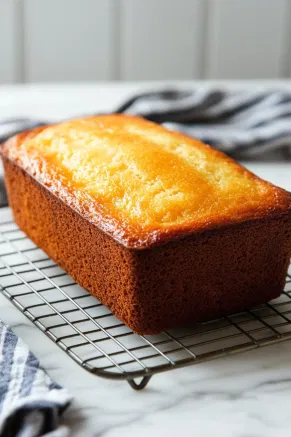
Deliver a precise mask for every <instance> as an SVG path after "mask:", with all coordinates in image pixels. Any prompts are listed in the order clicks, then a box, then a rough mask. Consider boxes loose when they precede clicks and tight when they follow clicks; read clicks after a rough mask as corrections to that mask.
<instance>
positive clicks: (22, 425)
mask: <svg viewBox="0 0 291 437" xmlns="http://www.w3.org/2000/svg"><path fill="white" fill-rule="evenodd" d="M70 401H71V396H70V395H69V393H68V392H67V390H66V389H64V388H62V387H60V386H59V385H58V384H55V383H54V382H53V381H52V380H51V379H50V378H49V376H48V375H47V374H46V373H45V372H44V370H43V369H42V368H41V367H40V364H39V361H38V359H37V358H36V357H35V356H34V355H33V354H32V353H31V352H30V351H29V349H28V347H27V345H26V344H25V343H24V342H23V341H22V340H21V339H19V338H18V337H17V336H16V335H15V334H14V333H13V332H12V330H11V329H10V328H9V327H8V326H6V325H5V324H3V323H2V322H1V321H0V437H39V436H45V437H67V436H69V430H68V429H67V428H66V427H64V426H60V425H59V422H60V417H61V414H62V413H63V411H64V410H65V409H66V408H67V407H68V405H69V403H70Z"/></svg>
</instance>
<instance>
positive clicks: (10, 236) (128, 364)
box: [0, 208, 291, 390]
mask: <svg viewBox="0 0 291 437" xmlns="http://www.w3.org/2000/svg"><path fill="white" fill-rule="evenodd" d="M290 275H291V268H290V269H289V274H288V277H287V284H286V289H285V291H284V292H283V293H282V295H281V296H280V297H279V298H278V299H275V300H273V301H271V302H270V303H268V304H265V305H261V306H259V307H256V308H252V309H250V310H248V311H245V312H242V313H239V314H233V315H231V316H229V317H224V318H222V319H219V320H214V321H211V322H207V323H201V324H198V325H195V326H188V327H183V328H179V329H174V330H169V331H167V332H163V333H161V334H159V335H154V336H153V335H145V336H142V335H137V334H134V333H133V332H132V331H131V330H130V329H129V328H127V327H126V326H125V325H124V324H123V323H121V322H120V321H119V320H118V319H117V318H116V317H115V316H114V315H113V314H112V313H111V312H110V311H109V310H108V309H107V308H106V307H105V306H103V305H102V304H101V303H100V302H99V301H98V300H97V299H95V298H94V297H92V296H90V295H89V293H88V292H87V291H85V290H84V289H83V288H81V287H80V286H79V285H77V284H76V283H75V282H74V281H73V280H72V278H71V277H70V276H69V275H67V274H66V273H65V272H64V271H63V270H62V269H61V268H60V267H58V266H57V265H56V264H55V263H54V262H53V261H52V260H51V259H50V258H48V256H47V255H46V254H45V253H44V252H43V251H42V250H41V249H39V248H38V247H37V246H35V244H34V243H32V241H31V240H29V239H28V238H27V237H26V235H25V234H24V233H23V232H22V231H20V229H19V228H18V227H17V226H16V224H15V223H14V222H13V220H12V216H11V212H10V209H9V208H2V209H0V287H1V290H2V292H3V294H4V295H5V296H6V297H7V298H9V299H10V300H11V301H12V303H13V304H14V305H15V306H16V307H17V308H19V309H20V310H21V311H22V312H23V314H25V315H26V316H27V317H28V318H29V319H30V320H31V321H32V322H33V323H34V324H35V325H36V326H37V327H38V328H40V329H41V330H42V331H43V332H44V333H45V334H46V335H47V336H48V337H50V338H51V339H52V340H53V341H54V342H55V343H56V344H57V345H58V346H60V347H61V348H62V349H63V350H64V351H65V352H66V353H67V354H68V355H69V356H71V357H72V358H73V359H74V360H75V361H76V362H77V363H79V364H80V365H81V366H82V367H84V368H85V369H86V370H88V371H90V372H92V373H94V374H96V375H99V376H103V377H106V378H114V379H125V380H127V381H128V382H129V383H130V385H131V386H132V387H133V388H134V389H137V390H140V389H142V388H144V387H145V386H146V384H147V383H148V381H149V379H150V378H151V376H152V375H153V374H155V373H159V372H164V371H166V370H170V369H174V368H177V367H183V366H186V365H190V364H195V363H199V362H202V361H206V360H209V359H213V358H217V357H220V356H223V355H227V354H230V353H235V352H241V351H244V350H248V349H255V348H257V347H259V346H264V345H267V344H271V343H275V342H278V341H282V340H286V339H288V338H291V276H290ZM138 377H141V378H142V379H141V382H140V383H139V384H138V383H136V382H135V378H138Z"/></svg>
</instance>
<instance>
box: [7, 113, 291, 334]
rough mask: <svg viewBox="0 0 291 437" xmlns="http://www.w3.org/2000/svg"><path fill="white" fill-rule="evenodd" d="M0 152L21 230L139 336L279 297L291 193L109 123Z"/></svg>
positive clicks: (176, 141) (78, 123)
mask: <svg viewBox="0 0 291 437" xmlns="http://www.w3.org/2000/svg"><path fill="white" fill-rule="evenodd" d="M1 154H2V159H3V163H4V169H5V182H6V187H7V191H8V198H9V203H10V206H11V208H12V211H13V214H14V219H15V221H16V223H17V224H18V225H19V227H20V228H21V229H22V230H23V231H24V232H25V233H26V234H27V235H28V236H29V237H30V238H31V239H32V240H33V241H34V242H35V243H36V244H37V245H38V246H39V247H40V248H41V249H43V250H44V251H45V252H46V253H47V254H48V255H49V256H50V257H51V258H52V259H53V260H54V261H55V262H56V263H58V264H59V265H60V266H61V267H63V268H64V269H65V270H66V271H67V272H68V273H69V274H70V275H71V276H72V277H73V278H74V279H75V280H76V281H77V282H78V283H79V284H80V285H81V286H83V287H84V288H86V289H87V290H88V291H89V292H90V293H91V294H92V295H93V296H95V297H96V298H98V299H99V300H100V301H101V302H102V303H103V304H104V305H106V306H107V307H108V308H109V309H110V310H111V311H112V312H113V313H114V314H115V315H116V316H117V317H118V318H119V319H120V320H121V321H123V322H124V323H125V324H127V325H128V326H129V327H130V328H131V329H132V330H133V331H135V332H137V333H142V334H154V333H158V332H160V331H161V330H164V329H167V328H170V327H174V326H177V325H179V324H185V323H193V322H198V321H202V320H207V319H209V318H217V317H220V316H223V315H225V314H229V313H232V312H237V311H240V310H244V309H245V308H248V307H251V306H253V305H258V304H261V303H263V302H266V301H268V300H270V299H272V298H276V297H277V296H279V295H280V293H281V292H282V290H283V288H284V284H285V277H286V273H287V268H288V263H289V260H290V254H291V195H290V193H288V192H286V191H284V190H282V189H280V188H277V187H275V186H273V185H272V184H270V183H268V182H265V181H263V180H261V179H259V178H258V177H256V176H255V175H254V174H252V173H251V172H249V171H248V170H246V169H245V168H244V167H242V166H240V165H239V164H238V163H236V162H235V161H233V160H232V159H230V158H229V157H227V156H225V155H224V154H223V153H221V152H218V151H217V150H214V149H212V148H211V147H209V146H208V145H205V144H203V143H202V142H200V141H198V140H195V139H192V138H190V137H187V136H185V135H183V134H181V133H176V132H171V131H168V130H167V129H165V128H163V127H161V126H159V125H156V124H154V123H151V122H149V121H146V120H144V119H141V118H138V117H132V116H125V115H105V116H94V117H87V118H81V119H75V120H70V121H66V122H63V123H60V124H57V125H51V126H48V127H42V128H37V129H34V130H31V131H29V132H25V133H21V134H18V135H16V136H14V137H12V138H11V139H10V140H8V141H7V142H6V143H4V144H3V145H2V148H1Z"/></svg>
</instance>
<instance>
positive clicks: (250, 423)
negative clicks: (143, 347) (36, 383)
mask: <svg viewBox="0 0 291 437" xmlns="http://www.w3.org/2000/svg"><path fill="white" fill-rule="evenodd" d="M115 86H116V87H117V88H119V89H120V90H121V94H122V93H124V92H125V91H126V90H125V91H122V89H123V88H122V87H121V86H118V85H115ZM132 86H135V87H136V86H137V85H132ZM86 87H87V91H86V93H85V94H86V99H87V100H88V104H87V105H86V103H85V102H83V100H82V99H81V92H80V87H76V90H77V91H76V94H75V96H72V95H71V96H70V98H69V99H68V101H67V102H66V103H64V102H63V100H62V90H63V88H62V87H61V86H59V87H57V86H56V87H53V86H52V87H51V92H49V91H47V92H45V91H44V88H45V87H40V88H37V87H30V90H31V94H30V92H29V89H26V88H24V87H20V88H21V89H18V90H17V88H19V87H16V88H11V87H0V117H3V115H5V116H7V117H8V116H12V115H13V116H14V115H38V116H45V117H52V116H53V115H54V114H53V111H52V107H53V106H54V103H53V100H54V99H58V102H62V105H63V106H62V107H61V109H60V107H59V109H58V111H59V112H58V116H59V117H61V116H64V115H70V114H69V113H72V112H73V111H74V112H75V113H76V110H77V109H78V112H84V110H86V112H90V111H91V110H92V108H93V99H92V95H91V97H90V92H89V90H90V86H89V85H86ZM86 87H85V88H86ZM129 87H130V86H129ZM48 88H50V87H48ZM105 88H106V86H105ZM105 88H103V91H100V92H99V91H98V86H97V85H94V86H92V87H91V94H92V92H93V89H94V90H95V91H96V93H97V95H98V93H99V95H101V94H102V93H103V94H102V101H101V102H100V101H99V103H98V104H97V105H95V108H94V110H95V111H98V110H100V109H101V108H103V110H108V109H109V106H110V105H113V102H114V101H115V100H114V98H113V94H114V92H115V93H116V96H115V97H116V99H117V100H118V99H119V100H120V98H121V97H120V96H121V94H120V93H118V92H117V91H116V89H117V88H116V89H115V91H114V90H113V88H110V87H108V89H107V91H104V89H105ZM73 90H74V87H73V86H71V88H70V93H72V92H73ZM108 90H109V91H108ZM128 90H129V89H127V92H128ZM130 91H131V89H130ZM106 93H107V94H106ZM125 94H126V93H125ZM125 94H124V95H125ZM30 95H31V98H30V99H29V98H28V97H29V96H30ZM66 95H67V96H68V95H69V93H66ZM106 95H107V97H108V99H107V100H106ZM52 96H53V97H52ZM110 96H111V97H110ZM80 99H81V100H82V105H81V107H80V108H79V105H78V102H80ZM86 99H85V100H86ZM90 99H91V100H90ZM105 100H106V101H105ZM5 102H6V103H5ZM37 102H38V103H37ZM72 102H74V104H73V103H72ZM102 102H103V103H102ZM106 102H107V103H106ZM108 102H109V103H108ZM95 103H96V102H95ZM37 104H38V106H37ZM5 107H6V110H5ZM65 107H66V108H67V112H66V111H65ZM68 107H70V108H69V109H68ZM111 107H112V106H111ZM25 108H26V109H25ZM46 109H47V112H46ZM65 112H66V114H65ZM249 167H250V168H251V169H252V170H254V171H255V172H256V173H257V174H259V175H260V176H262V177H263V178H266V179H269V180H271V181H272V182H274V183H276V184H277V185H280V186H282V187H285V188H287V189H289V190H291V164H261V163H256V164H251V165H249ZM0 319H2V320H3V321H4V322H6V323H8V324H10V325H11V326H12V327H13V329H14V331H15V332H16V333H17V334H18V335H19V336H21V337H22V338H23V340H25V341H26V342H27V343H28V344H29V346H30V348H31V349H32V351H33V352H34V353H35V354H36V355H37V356H38V358H39V359H40V361H41V364H42V365H43V367H44V368H45V369H46V370H47V372H48V373H49V374H50V375H51V377H52V378H54V379H55V380H56V381H57V382H59V383H60V384H63V385H64V386H65V387H67V388H68V389H69V390H70V392H71V393H72V395H73V396H74V401H73V403H72V405H71V407H70V408H69V409H68V411H67V412H66V413H65V415H64V418H63V421H64V422H65V423H66V424H68V425H69V426H70V428H71V430H72V433H71V435H72V436H79V437H83V436H86V437H87V436H88V437H91V436H106V437H122V436H127V437H130V436H139V437H142V436H149V435H152V436H159V437H163V436H167V437H171V436H173V437H176V436H177V435H179V434H180V435H190V436H192V435H193V436H199V437H212V436H214V435H217V436H222V437H271V436H272V437H290V435H291V411H290V406H289V400H290V398H291V365H290V362H291V342H288V341H286V342H283V343H280V344H277V345H273V346H268V347H265V348H262V349H257V350H254V351H251V352H245V353H242V354H238V355H234V356H231V357H226V358H222V359H218V360H215V361H211V362H207V363H204V364H199V365H196V366H190V367H187V368H184V369H179V370H174V371H171V372H167V373H164V374H160V375H155V376H154V377H153V378H152V379H151V381H150V382H149V385H148V386H147V388H146V389H145V390H143V391H141V392H135V391H133V390H132V389H131V388H130V386H129V385H128V384H127V383H126V382H123V381H120V382H118V381H110V380H104V379H101V378H99V377H97V376H93V375H91V374H89V373H87V372H86V371H85V370H83V369H82V368H81V367H79V366H78V365H77V364H76V363H75V362H73V361H72V360H71V359H70V358H69V357H68V356H67V355H66V354H65V353H64V352H63V351H62V350H61V349H59V348H58V347H57V346H56V345H55V344H54V343H53V342H52V341H51V340H49V339H48V338H47V337H45V335H44V334H43V333H41V332H40V331H39V330H38V329H37V328H36V327H35V326H34V325H33V324H32V323H31V322H29V320H28V319H26V318H25V316H23V315H22V314H21V313H20V312H19V311H18V310H17V309H16V308H14V307H13V306H12V304H11V303H10V302H9V301H8V300H7V299H6V298H4V296H1V295H0Z"/></svg>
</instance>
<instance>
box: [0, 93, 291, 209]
mask: <svg viewBox="0 0 291 437" xmlns="http://www.w3.org/2000/svg"><path fill="white" fill-rule="evenodd" d="M114 112H115V113H125V114H136V115H139V116H142V117H144V118H147V119H148V120H152V121H155V122H156V123H161V124H163V125H164V126H166V127H168V128H169V129H172V130H178V131H181V132H184V133H186V134H188V135H190V136H192V137H195V138H200V139H201V140H202V141H204V142H205V143H207V144H210V145H212V146H214V147H216V148H218V149H220V150H222V151H223V152H225V153H227V154H228V155H230V156H232V157H234V158H236V159H240V160H243V159H254V158H257V159H280V160H282V159H288V160H291V123H290V117H291V93H290V92H287V91H283V90H281V91H280V90H273V91H245V90H242V91H231V90H228V89H224V88H217V87H209V86H202V87H199V88H197V87H194V88H189V89H185V88H173V89H164V88H163V89H156V90H155V91H150V92H144V93H140V94H137V95H136V96H133V97H131V98H129V99H128V100H127V101H126V102H124V103H123V104H122V105H120V106H119V107H118V108H115V110H114ZM79 115H80V114H79ZM54 122H55V120H39V119H30V118H15V119H7V120H2V121H0V143H1V142H3V141H5V140H6V139H7V138H8V137H9V136H11V135H13V134H15V133H18V132H21V131H23V130H28V129H32V128H34V127H38V126H42V125H46V124H50V123H54ZM0 182H1V181H0ZM2 185H3V184H2ZM1 191H3V187H2V189H1V184H0V206H1V203H2V205H4V204H6V199H5V197H3V195H2V201H1Z"/></svg>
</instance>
